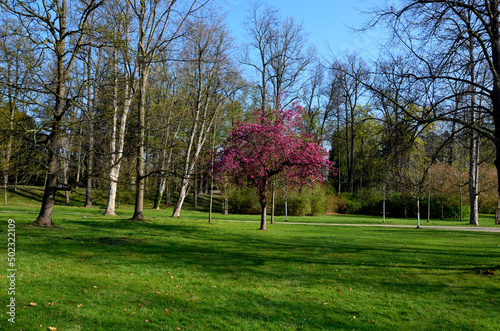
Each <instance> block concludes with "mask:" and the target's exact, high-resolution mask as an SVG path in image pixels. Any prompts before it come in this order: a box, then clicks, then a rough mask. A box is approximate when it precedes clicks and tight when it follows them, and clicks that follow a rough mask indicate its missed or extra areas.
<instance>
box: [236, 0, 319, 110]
mask: <svg viewBox="0 0 500 331" xmlns="http://www.w3.org/2000/svg"><path fill="white" fill-rule="evenodd" d="M245 26H246V29H247V33H248V44H247V45H246V48H245V54H244V57H243V61H242V62H243V64H245V65H247V66H249V67H251V68H253V69H255V71H256V73H257V75H258V77H259V78H258V80H257V82H256V86H257V88H258V90H259V94H260V100H259V103H260V104H259V107H260V108H262V109H266V107H269V106H270V107H271V109H278V108H285V107H286V106H288V105H289V104H290V103H291V102H293V100H295V99H296V98H297V93H298V88H297V86H296V85H297V83H298V81H299V80H300V77H301V75H302V74H303V73H304V71H305V69H306V67H307V66H308V65H309V63H310V62H311V61H312V59H313V58H314V56H313V55H314V51H313V49H312V48H307V47H308V46H307V35H306V34H305V32H304V28H303V27H302V24H299V23H297V22H296V21H295V20H294V19H293V18H291V17H288V18H286V19H282V18H281V17H279V13H278V10H276V9H274V8H272V7H270V6H267V5H261V4H257V3H255V4H254V5H253V6H252V7H251V9H250V13H249V16H248V17H247V19H246V24H245ZM286 94H288V95H286Z"/></svg>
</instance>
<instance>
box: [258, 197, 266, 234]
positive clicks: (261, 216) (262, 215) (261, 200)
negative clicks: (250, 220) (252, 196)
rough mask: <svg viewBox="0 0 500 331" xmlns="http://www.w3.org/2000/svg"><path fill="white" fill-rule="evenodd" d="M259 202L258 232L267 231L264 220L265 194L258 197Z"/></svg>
mask: <svg viewBox="0 0 500 331" xmlns="http://www.w3.org/2000/svg"><path fill="white" fill-rule="evenodd" d="M259 202H260V208H261V213H260V229H259V230H267V228H266V218H267V201H266V194H265V193H264V194H262V193H261V195H260V197H259Z"/></svg>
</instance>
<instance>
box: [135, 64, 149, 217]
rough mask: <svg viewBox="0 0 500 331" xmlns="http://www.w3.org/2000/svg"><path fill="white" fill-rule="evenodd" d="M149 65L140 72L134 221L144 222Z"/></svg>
mask: <svg viewBox="0 0 500 331" xmlns="http://www.w3.org/2000/svg"><path fill="white" fill-rule="evenodd" d="M147 70H148V68H147V65H145V64H142V66H141V70H140V76H141V77H140V99H139V112H138V120H139V132H138V138H139V144H138V146H137V163H136V172H137V176H136V194H135V210H134V216H133V217H132V219H133V220H136V221H143V220H144V219H145V218H144V213H143V211H144V185H145V167H146V160H144V157H145V155H144V153H145V148H144V143H145V134H146V132H145V131H146V88H147V79H148V74H147Z"/></svg>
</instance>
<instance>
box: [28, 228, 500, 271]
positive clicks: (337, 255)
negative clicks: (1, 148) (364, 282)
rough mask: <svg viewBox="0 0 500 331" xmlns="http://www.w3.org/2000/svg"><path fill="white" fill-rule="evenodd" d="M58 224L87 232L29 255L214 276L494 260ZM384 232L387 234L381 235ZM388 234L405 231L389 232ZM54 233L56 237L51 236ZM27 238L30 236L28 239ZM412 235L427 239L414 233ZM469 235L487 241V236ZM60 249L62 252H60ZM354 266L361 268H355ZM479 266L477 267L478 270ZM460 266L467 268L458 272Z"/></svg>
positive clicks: (316, 240) (317, 240)
mask: <svg viewBox="0 0 500 331" xmlns="http://www.w3.org/2000/svg"><path fill="white" fill-rule="evenodd" d="M64 223H65V224H72V225H75V226H78V227H83V228H84V229H85V228H86V229H90V231H89V230H76V229H71V232H72V233H73V236H74V238H71V237H70V238H69V239H68V236H64V235H63V233H65V229H64V227H63V228H62V229H61V231H55V232H52V239H53V243H52V245H51V249H50V250H48V249H43V247H39V248H38V249H35V250H34V251H35V252H38V253H40V254H50V255H59V251H60V250H61V249H62V250H63V252H64V253H66V252H68V251H78V250H82V249H92V250H93V251H95V252H96V253H97V254H104V253H113V252H119V251H120V250H123V252H124V253H131V254H139V255H143V256H144V257H145V259H144V263H151V261H156V260H157V258H158V257H162V258H165V260H166V261H176V262H179V263H184V264H194V265H204V266H211V267H216V266H219V267H222V270H220V272H226V271H227V270H226V269H227V268H225V267H223V266H225V265H231V264H234V265H239V266H240V267H242V266H243V267H245V268H251V269H252V270H253V271H254V267H256V266H262V265H265V264H266V263H286V264H295V265H319V266H323V267H324V266H334V265H344V264H345V263H346V261H348V260H351V261H356V260H360V259H361V260H362V261H363V265H364V266H365V267H372V268H381V267H382V268H386V267H390V268H396V269H397V270H404V269H422V270H450V271H453V270H454V271H456V272H459V271H460V272H461V273H469V274H475V273H477V272H478V271H477V270H478V265H479V264H478V263H474V259H478V260H481V261H484V260H485V259H495V258H496V257H497V255H496V254H494V253H493V252H492V253H491V254H484V253H482V252H481V253H480V252H472V251H467V252H463V253H457V252H450V251H449V250H446V249H445V248H446V247H445V246H444V247H443V248H442V249H440V248H439V247H435V246H433V247H432V248H431V247H422V245H419V246H418V248H416V247H415V246H413V245H402V244H401V245H392V246H391V245H387V244H386V243H385V242H383V241H380V242H367V241H361V240H357V241H353V240H352V239H350V240H344V239H343V238H341V237H336V238H333V237H326V236H324V235H318V236H315V237H307V238H304V237H300V238H297V239H299V240H295V241H294V240H286V241H285V240H280V238H275V237H270V236H266V234H265V233H264V232H258V231H256V230H255V232H256V233H252V232H251V231H252V230H250V231H248V232H245V233H242V232H240V233H238V232H235V231H233V232H231V233H227V232H224V233H223V234H219V233H217V232H215V231H219V230H220V231H222V230H221V229H220V228H219V229H217V230H214V229H213V228H211V227H210V226H206V227H203V226H200V224H199V223H196V224H193V225H192V226H191V225H186V224H184V225H178V224H168V223H167V224H165V223H161V224H159V223H155V222H152V221H146V222H134V221H131V220H129V219H112V220H108V219H107V220H100V219H94V220H77V221H76V220H66V221H65V222H64ZM374 231H382V230H378V229H377V230H374ZM384 231H385V233H387V230H384ZM394 231H405V230H401V229H394ZM58 233H60V234H61V235H60V236H59V235H57V234H58ZM75 233H77V234H78V235H75ZM31 235H32V236H35V235H36V234H35V233H31ZM38 235H39V236H40V237H41V238H43V237H46V234H45V233H44V231H43V230H42V231H41V232H39V233H38ZM416 235H421V236H422V237H425V236H427V235H426V234H419V233H417V234H416ZM442 235H445V236H452V237H453V236H454V234H450V233H449V232H443V234H442ZM475 235H476V236H477V235H484V236H487V237H490V236H491V234H488V233H485V234H475ZM61 244H62V247H60V246H61ZM41 246H42V245H41ZM122 246H124V247H126V248H122ZM399 256H400V257H399ZM148 257H149V258H148ZM420 260H422V261H424V262H420ZM426 261H430V262H429V263H428V262H426ZM124 263H126V261H124ZM347 263H349V262H347ZM354 263H359V264H361V263H360V262H354ZM483 263H484V262H480V264H483ZM295 265H294V266H295ZM351 265H352V263H351ZM464 265H466V266H468V267H466V268H463V266H464ZM457 266H462V267H457ZM485 268H486V269H488V267H483V268H482V269H485ZM495 268H497V267H489V269H490V270H496V269H495Z"/></svg>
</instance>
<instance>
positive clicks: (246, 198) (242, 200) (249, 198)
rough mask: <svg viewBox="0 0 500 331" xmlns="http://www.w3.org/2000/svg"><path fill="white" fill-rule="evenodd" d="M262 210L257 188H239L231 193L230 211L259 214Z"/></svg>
mask: <svg viewBox="0 0 500 331" xmlns="http://www.w3.org/2000/svg"><path fill="white" fill-rule="evenodd" d="M259 211H260V205H259V199H258V197H257V194H256V193H255V189H253V188H250V187H246V188H237V189H235V190H234V191H233V192H232V194H230V195H229V212H230V213H242V214H258V213H259Z"/></svg>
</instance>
